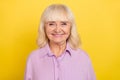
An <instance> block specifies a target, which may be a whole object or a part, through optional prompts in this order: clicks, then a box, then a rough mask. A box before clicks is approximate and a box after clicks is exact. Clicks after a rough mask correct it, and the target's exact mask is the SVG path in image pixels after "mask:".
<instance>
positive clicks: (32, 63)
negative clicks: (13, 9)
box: [25, 4, 95, 80]
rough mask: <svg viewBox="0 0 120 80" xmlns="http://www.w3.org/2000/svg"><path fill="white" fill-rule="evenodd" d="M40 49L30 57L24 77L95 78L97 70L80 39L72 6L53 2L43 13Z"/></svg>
mask: <svg viewBox="0 0 120 80" xmlns="http://www.w3.org/2000/svg"><path fill="white" fill-rule="evenodd" d="M37 43H38V46H39V49H37V50H34V51H32V52H31V54H30V55H29V57H28V60H27V65H26V71H25V80H95V74H94V70H93V68H92V64H91V61H90V59H89V56H88V55H87V53H86V52H84V51H83V50H81V49H80V48H79V44H80V40H79V36H78V33H77V31H76V25H75V21H74V17H73V14H72V12H71V10H70V9H69V8H68V7H67V6H65V5H63V4H53V5H50V6H49V7H48V8H46V9H45V11H44V12H43V14H42V16H41V21H40V27H39V36H38V39H37Z"/></svg>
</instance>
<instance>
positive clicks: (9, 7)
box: [0, 0, 120, 80]
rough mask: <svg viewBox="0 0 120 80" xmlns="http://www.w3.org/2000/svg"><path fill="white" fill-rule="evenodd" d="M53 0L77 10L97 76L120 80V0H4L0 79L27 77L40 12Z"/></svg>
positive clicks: (0, 4) (0, 27)
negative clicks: (27, 66)
mask: <svg viewBox="0 0 120 80" xmlns="http://www.w3.org/2000/svg"><path fill="white" fill-rule="evenodd" d="M52 3H63V4H66V5H68V6H69V7H70V8H71V10H72V11H73V13H74V15H75V20H76V23H77V29H78V32H79V34H80V36H81V40H82V48H83V49H84V50H86V51H87V52H88V55H89V56H90V58H91V60H92V64H93V67H94V70H95V73H96V77H97V80H120V0H0V80H23V78H24V70H25V65H26V59H27V57H28V55H29V53H30V52H31V51H32V50H34V49H36V48H37V45H36V38H37V33H38V25H39V20H40V15H41V13H42V12H43V10H44V9H45V8H46V7H47V6H48V5H49V4H52Z"/></svg>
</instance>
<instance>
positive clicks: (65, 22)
mask: <svg viewBox="0 0 120 80" xmlns="http://www.w3.org/2000/svg"><path fill="white" fill-rule="evenodd" d="M55 22H56V21H48V23H55ZM60 22H61V23H69V21H60Z"/></svg>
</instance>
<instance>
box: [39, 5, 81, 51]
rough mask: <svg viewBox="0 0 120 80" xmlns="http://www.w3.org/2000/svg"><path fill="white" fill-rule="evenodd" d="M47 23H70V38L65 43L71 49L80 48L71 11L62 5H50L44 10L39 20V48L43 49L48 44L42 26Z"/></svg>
mask: <svg viewBox="0 0 120 80" xmlns="http://www.w3.org/2000/svg"><path fill="white" fill-rule="evenodd" d="M47 21H70V22H71V30H70V31H71V32H70V36H69V37H68V39H67V42H68V43H69V44H70V47H71V48H73V49H77V48H79V47H80V38H79V35H78V33H77V30H76V24H75V20H74V16H73V14H72V12H71V10H70V9H69V8H68V7H67V6H65V5H63V4H52V5H50V6H48V7H47V8H46V9H45V10H44V12H43V13H42V15H41V18H40V25H39V29H38V38H37V44H38V46H39V48H42V47H44V46H45V45H46V44H47V43H48V38H47V36H46V33H45V29H44V26H45V25H44V24H45V22H47Z"/></svg>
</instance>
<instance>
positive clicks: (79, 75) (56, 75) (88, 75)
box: [24, 43, 96, 80]
mask: <svg viewBox="0 0 120 80" xmlns="http://www.w3.org/2000/svg"><path fill="white" fill-rule="evenodd" d="M24 80H96V78H95V74H94V70H93V67H92V64H91V61H90V58H89V56H88V55H87V53H86V52H85V51H83V50H81V49H77V50H74V49H72V48H71V47H70V46H69V44H68V43H67V46H66V49H65V51H64V52H63V53H62V55H61V56H59V57H56V56H55V55H54V54H53V53H52V52H51V50H50V48H49V45H48V44H47V45H46V46H45V47H43V48H40V49H37V50H34V51H32V52H31V53H30V55H29V57H28V59H27V64H26V71H25V79H24Z"/></svg>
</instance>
